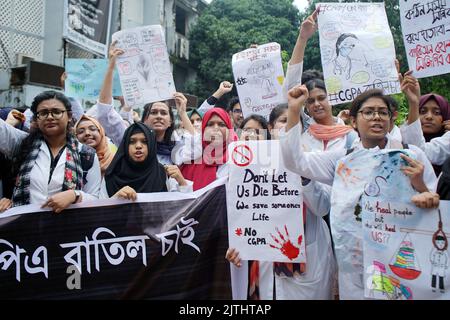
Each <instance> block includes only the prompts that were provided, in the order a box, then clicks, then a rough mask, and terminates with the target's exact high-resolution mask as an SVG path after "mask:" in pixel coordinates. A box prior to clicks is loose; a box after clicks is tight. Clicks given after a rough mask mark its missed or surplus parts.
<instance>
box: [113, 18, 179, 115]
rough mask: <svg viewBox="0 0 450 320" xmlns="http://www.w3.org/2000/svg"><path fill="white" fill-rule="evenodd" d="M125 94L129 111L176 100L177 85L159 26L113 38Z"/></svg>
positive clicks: (115, 35)
mask: <svg viewBox="0 0 450 320" xmlns="http://www.w3.org/2000/svg"><path fill="white" fill-rule="evenodd" d="M112 39H113V42H114V41H116V40H117V44H116V47H117V48H121V49H123V50H124V51H125V53H124V54H123V55H121V56H119V57H118V59H117V68H118V70H119V76H120V82H121V87H122V93H123V96H124V99H125V101H126V103H127V104H128V105H129V106H130V107H139V106H142V105H143V104H146V103H151V102H156V101H164V100H168V99H172V98H173V94H174V93H175V91H176V90H175V82H174V80H173V75H172V71H171V66H170V60H169V54H168V52H167V46H166V41H165V38H164V33H163V29H162V27H161V26H160V25H152V26H145V27H138V28H133V29H127V30H122V31H119V32H116V33H114V34H113V37H112Z"/></svg>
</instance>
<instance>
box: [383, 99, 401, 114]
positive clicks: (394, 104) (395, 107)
mask: <svg viewBox="0 0 450 320" xmlns="http://www.w3.org/2000/svg"><path fill="white" fill-rule="evenodd" d="M386 98H387V100H389V101H390V102H389V104H390V106H391V112H395V111H397V110H398V102H397V100H395V99H394V98H393V97H391V96H386Z"/></svg>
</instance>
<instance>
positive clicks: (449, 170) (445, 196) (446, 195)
mask: <svg viewBox="0 0 450 320" xmlns="http://www.w3.org/2000/svg"><path fill="white" fill-rule="evenodd" d="M437 193H439V196H440V198H441V200H450V158H448V159H447V160H446V161H445V162H444V164H443V165H442V176H441V177H440V178H439V182H438V186H437Z"/></svg>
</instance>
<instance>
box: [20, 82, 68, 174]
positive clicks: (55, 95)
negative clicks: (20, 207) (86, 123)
mask: <svg viewBox="0 0 450 320" xmlns="http://www.w3.org/2000/svg"><path fill="white" fill-rule="evenodd" d="M51 99H56V100H58V101H60V102H61V103H62V104H63V105H64V107H65V108H66V110H67V112H68V114H70V113H71V111H72V104H71V103H70V101H69V99H68V98H67V97H66V96H65V95H64V94H62V93H60V92H57V91H52V90H50V91H44V92H42V93H40V94H38V95H37V96H36V97H34V99H33V102H32V103H31V107H30V110H31V111H32V112H33V119H32V121H33V120H36V113H37V107H38V105H39V104H40V103H41V102H43V101H46V100H51ZM74 122H75V119H73V118H72V119H70V120H69V122H68V123H67V133H66V135H67V137H69V136H72V137H73V139H75V140H76V138H75V136H74V133H73V127H74ZM42 137H43V134H42V131H41V130H40V129H39V128H37V129H35V130H31V131H30V134H29V135H28V136H27V137H26V138H25V139H23V140H22V143H21V144H20V148H19V149H18V150H16V152H15V155H14V157H13V159H14V161H13V162H14V167H13V171H14V174H15V175H17V174H19V170H20V167H21V166H22V163H23V162H24V161H25V159H26V158H27V156H28V154H29V153H30V152H31V151H32V150H31V149H32V147H33V143H34V141H35V140H36V139H41V138H42Z"/></svg>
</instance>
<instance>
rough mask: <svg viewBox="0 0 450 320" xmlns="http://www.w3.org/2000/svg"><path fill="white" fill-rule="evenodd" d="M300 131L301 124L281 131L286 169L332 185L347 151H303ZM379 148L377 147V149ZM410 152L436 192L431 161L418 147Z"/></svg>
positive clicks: (389, 145)
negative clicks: (420, 165)
mask: <svg viewBox="0 0 450 320" xmlns="http://www.w3.org/2000/svg"><path fill="white" fill-rule="evenodd" d="M298 130H301V125H300V123H299V124H297V125H296V126H295V127H293V128H291V129H290V130H289V132H287V133H286V132H284V130H281V131H280V141H281V152H282V154H283V159H284V162H285V164H286V167H287V168H288V169H289V170H291V171H293V172H296V173H298V174H300V175H301V176H302V177H305V178H308V179H311V180H315V181H318V182H322V183H325V184H328V185H332V184H333V180H334V172H335V169H336V163H337V161H338V160H339V159H341V158H343V157H344V156H345V155H346V153H347V151H346V150H345V149H337V150H331V151H327V152H304V151H303V150H302V149H301V144H302V138H301V135H299V134H298V132H299V131H298ZM394 141H395V140H392V139H390V138H389V137H388V142H387V144H386V149H394V148H395V144H394V143H395V142H394ZM353 146H354V148H355V151H356V150H359V149H362V148H364V147H363V145H362V143H361V142H360V141H355V143H354V144H353ZM377 148H378V147H375V149H377ZM378 149H379V148H378ZM409 150H411V151H412V153H414V154H415V155H416V157H417V160H418V161H420V162H422V163H423V165H424V166H425V172H424V176H423V179H424V182H425V184H426V185H427V187H428V189H429V190H434V188H435V185H436V180H437V179H436V175H435V174H434V171H433V167H432V166H431V163H430V161H428V159H427V157H426V155H425V153H424V152H423V151H422V150H420V149H419V148H417V147H416V146H414V145H411V146H409Z"/></svg>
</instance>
